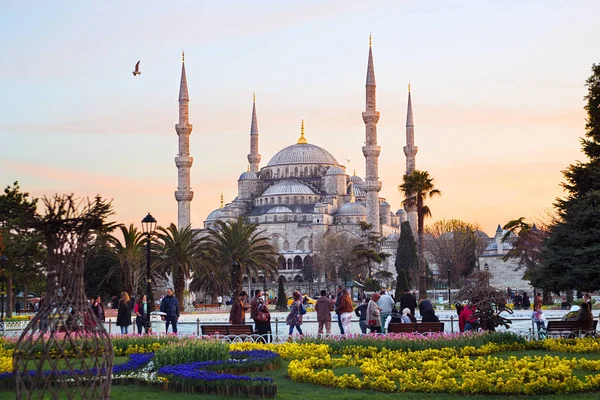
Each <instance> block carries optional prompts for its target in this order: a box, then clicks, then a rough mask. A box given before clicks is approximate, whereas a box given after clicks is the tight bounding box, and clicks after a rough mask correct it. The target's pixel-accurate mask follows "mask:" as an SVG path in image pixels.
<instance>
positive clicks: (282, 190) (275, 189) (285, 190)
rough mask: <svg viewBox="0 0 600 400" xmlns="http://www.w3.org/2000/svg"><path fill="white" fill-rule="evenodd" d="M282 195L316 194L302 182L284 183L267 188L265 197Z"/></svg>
mask: <svg viewBox="0 0 600 400" xmlns="http://www.w3.org/2000/svg"><path fill="white" fill-rule="evenodd" d="M280 194H315V192H313V191H312V189H311V188H309V187H308V186H306V185H303V184H302V183H300V182H294V181H283V182H279V183H277V184H275V185H273V186H270V187H269V188H267V190H265V191H264V193H263V194H262V195H263V196H275V195H280Z"/></svg>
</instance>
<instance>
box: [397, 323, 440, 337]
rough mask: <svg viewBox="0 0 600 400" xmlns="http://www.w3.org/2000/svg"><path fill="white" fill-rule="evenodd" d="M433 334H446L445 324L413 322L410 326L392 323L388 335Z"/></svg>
mask: <svg viewBox="0 0 600 400" xmlns="http://www.w3.org/2000/svg"><path fill="white" fill-rule="evenodd" d="M413 332H417V333H423V334H427V333H432V332H444V323H443V322H412V323H410V324H403V323H397V322H394V323H390V324H389V325H388V333H413Z"/></svg>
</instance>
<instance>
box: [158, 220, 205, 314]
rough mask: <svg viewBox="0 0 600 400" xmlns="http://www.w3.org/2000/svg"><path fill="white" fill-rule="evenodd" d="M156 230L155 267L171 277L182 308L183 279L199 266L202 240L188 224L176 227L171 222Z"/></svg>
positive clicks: (188, 276) (187, 277)
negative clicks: (179, 227) (183, 226)
mask: <svg viewBox="0 0 600 400" xmlns="http://www.w3.org/2000/svg"><path fill="white" fill-rule="evenodd" d="M157 231H158V233H157V239H158V244H157V248H156V252H157V253H158V255H157V257H156V258H157V260H156V262H155V265H156V269H157V270H158V271H160V272H161V273H162V274H163V276H164V277H166V276H167V275H171V276H172V277H173V286H174V290H175V297H177V301H178V302H179V306H180V307H181V308H182V309H183V307H184V303H183V291H184V290H185V281H186V279H189V278H190V275H191V273H192V271H196V270H197V269H198V268H200V266H201V261H202V249H201V243H202V241H201V240H198V239H197V234H198V231H196V232H194V231H192V229H191V228H190V227H189V226H188V227H186V228H183V229H177V227H176V226H175V224H173V223H171V224H170V225H169V227H168V228H166V229H165V228H163V227H159V228H158V229H157Z"/></svg>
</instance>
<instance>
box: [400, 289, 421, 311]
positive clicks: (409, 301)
mask: <svg viewBox="0 0 600 400" xmlns="http://www.w3.org/2000/svg"><path fill="white" fill-rule="evenodd" d="M416 307H417V299H416V298H415V296H413V295H412V294H411V293H410V292H409V291H408V289H404V294H403V295H402V297H400V309H401V310H404V309H405V308H408V309H409V310H410V314H411V315H415V308H416Z"/></svg>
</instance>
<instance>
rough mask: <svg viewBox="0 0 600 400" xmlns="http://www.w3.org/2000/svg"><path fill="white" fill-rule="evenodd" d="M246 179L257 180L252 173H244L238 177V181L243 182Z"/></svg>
mask: <svg viewBox="0 0 600 400" xmlns="http://www.w3.org/2000/svg"><path fill="white" fill-rule="evenodd" d="M248 179H258V176H257V175H256V174H255V173H254V172H252V171H246V172H244V173H243V174H241V175H240V179H239V180H240V181H245V180H248Z"/></svg>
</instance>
